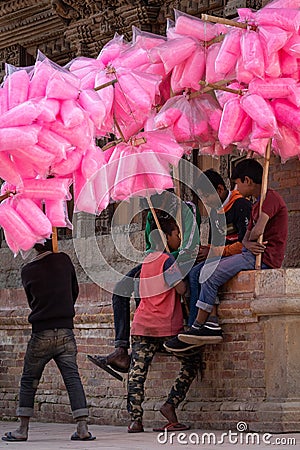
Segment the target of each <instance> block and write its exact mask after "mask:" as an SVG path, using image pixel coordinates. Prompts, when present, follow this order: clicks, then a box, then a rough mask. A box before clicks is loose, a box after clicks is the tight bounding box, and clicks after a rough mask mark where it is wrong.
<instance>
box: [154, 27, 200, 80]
mask: <svg viewBox="0 0 300 450" xmlns="http://www.w3.org/2000/svg"><path fill="white" fill-rule="evenodd" d="M196 48H197V41H196V39H194V38H190V37H188V36H180V35H178V37H176V38H174V39H168V40H167V41H166V42H164V43H162V44H160V45H158V46H157V47H153V48H152V49H151V50H150V51H149V55H150V60H151V62H153V63H162V64H163V65H164V69H165V73H166V74H168V73H169V72H171V70H172V69H173V68H174V67H175V66H176V65H178V64H180V63H182V62H183V61H185V60H186V59H187V58H189V57H190V56H191V55H192V54H193V53H194V51H195V50H196Z"/></svg>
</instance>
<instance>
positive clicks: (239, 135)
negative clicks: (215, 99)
mask: <svg viewBox="0 0 300 450" xmlns="http://www.w3.org/2000/svg"><path fill="white" fill-rule="evenodd" d="M251 125H252V121H251V119H250V117H249V115H248V114H247V113H246V112H245V111H244V110H243V108H242V106H241V102H240V98H239V97H238V96H235V97H234V98H231V99H230V100H228V101H227V102H226V103H225V105H224V107H223V112H222V118H221V122H220V127H219V132H218V138H219V141H220V143H221V144H222V146H223V148H226V147H227V146H229V145H230V144H232V143H238V142H240V141H243V140H244V139H245V138H246V137H247V135H249V133H250V132H251Z"/></svg>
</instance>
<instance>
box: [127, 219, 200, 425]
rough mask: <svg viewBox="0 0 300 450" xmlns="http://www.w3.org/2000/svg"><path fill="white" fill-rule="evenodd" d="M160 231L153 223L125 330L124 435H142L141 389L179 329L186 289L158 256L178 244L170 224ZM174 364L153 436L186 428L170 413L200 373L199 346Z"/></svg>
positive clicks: (169, 259)
mask: <svg viewBox="0 0 300 450" xmlns="http://www.w3.org/2000/svg"><path fill="white" fill-rule="evenodd" d="M160 226H161V231H159V230H157V229H155V228H156V225H155V224H154V225H153V227H152V228H153V231H152V233H151V242H152V252H151V253H149V254H148V255H147V256H146V258H145V260H144V262H143V264H142V269H141V276H140V297H141V302H140V305H139V307H138V309H137V311H136V312H135V315H134V319H133V323H132V328H131V332H132V335H131V344H132V354H131V365H130V369H129V376H128V396H127V409H128V412H129V414H130V416H131V423H130V425H129V426H128V432H129V433H140V432H142V431H144V427H143V422H142V418H143V408H142V403H143V400H144V384H145V381H146V377H147V373H148V369H149V366H150V364H151V361H152V359H153V357H154V355H155V353H156V352H157V351H160V350H161V349H162V346H163V344H164V342H165V341H167V340H168V339H169V337H170V336H174V335H176V330H178V329H182V328H183V316H182V309H181V303H180V295H183V294H184V293H185V290H186V285H185V283H184V281H182V278H183V277H182V274H181V272H180V270H179V268H178V266H177V265H176V262H175V259H174V257H173V256H172V255H170V254H169V253H166V252H164V249H165V247H166V243H167V245H168V248H169V249H170V250H171V251H174V250H176V249H178V248H179V246H180V242H181V240H180V236H179V228H178V226H177V224H176V222H175V221H174V220H173V219H172V220H170V219H166V220H160ZM188 352H190V353H188ZM181 355H182V353H181ZM180 360H181V368H180V371H179V374H178V376H177V378H176V380H175V382H174V385H173V387H172V388H171V391H170V393H169V395H168V398H167V400H166V402H165V403H164V404H163V406H162V407H161V409H160V412H161V413H162V415H163V416H164V417H165V418H166V419H167V420H168V423H167V424H166V425H164V426H163V427H162V428H157V429H154V431H161V430H165V429H167V430H169V431H173V430H174V431H179V430H188V429H189V426H187V425H183V424H181V423H179V422H178V420H177V415H176V412H175V409H176V408H177V407H178V405H179V404H180V402H182V401H183V400H184V399H185V397H186V394H187V391H188V389H189V387H190V385H191V383H192V381H193V380H194V378H195V377H196V375H197V371H198V369H199V368H200V363H201V354H200V351H199V346H197V345H194V344H192V345H190V346H189V347H188V348H187V353H185V354H183V355H182V357H181V358H180Z"/></svg>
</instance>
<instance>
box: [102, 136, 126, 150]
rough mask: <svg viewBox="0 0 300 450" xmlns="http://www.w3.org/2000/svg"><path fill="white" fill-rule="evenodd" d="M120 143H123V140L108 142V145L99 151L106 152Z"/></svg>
mask: <svg viewBox="0 0 300 450" xmlns="http://www.w3.org/2000/svg"><path fill="white" fill-rule="evenodd" d="M120 142H123V139H121V138H120V139H117V140H116V141H112V142H108V144H106V145H104V147H102V148H101V150H102V151H103V152H104V151H105V150H108V149H109V148H112V147H114V146H115V145H117V144H120Z"/></svg>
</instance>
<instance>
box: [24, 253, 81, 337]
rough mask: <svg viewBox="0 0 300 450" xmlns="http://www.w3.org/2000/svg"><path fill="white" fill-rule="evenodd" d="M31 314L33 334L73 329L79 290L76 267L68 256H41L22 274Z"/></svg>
mask: <svg viewBox="0 0 300 450" xmlns="http://www.w3.org/2000/svg"><path fill="white" fill-rule="evenodd" d="M21 278H22V283H23V286H24V289H25V292H26V295H27V299H28V303H29V307H30V309H31V313H30V314H29V317H28V320H29V322H30V323H31V324H32V331H33V332H38V331H43V330H48V329H54V328H73V327H74V324H73V317H74V315H75V309H74V304H75V301H76V299H77V297H78V293H79V288H78V282H77V277H76V273H75V269H74V266H73V264H72V261H71V259H70V258H69V256H68V255H67V254H66V253H47V254H45V255H43V254H41V255H39V256H38V257H37V258H36V259H35V260H33V261H32V262H30V263H28V264H26V265H25V266H24V267H23V269H22V271H21Z"/></svg>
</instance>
